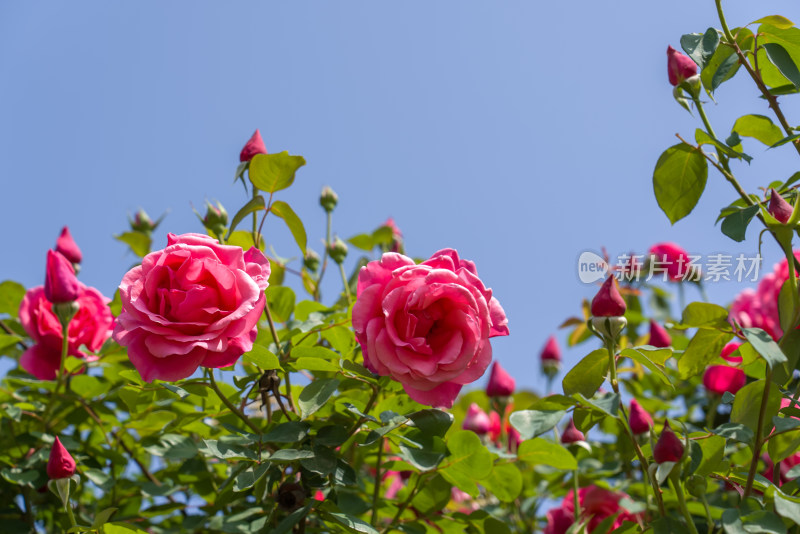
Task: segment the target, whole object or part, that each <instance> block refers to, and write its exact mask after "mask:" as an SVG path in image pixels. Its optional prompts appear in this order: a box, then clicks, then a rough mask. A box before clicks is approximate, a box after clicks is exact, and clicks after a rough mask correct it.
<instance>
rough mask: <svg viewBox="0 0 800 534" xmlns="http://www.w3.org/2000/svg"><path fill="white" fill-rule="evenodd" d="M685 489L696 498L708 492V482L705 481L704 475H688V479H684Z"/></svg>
mask: <svg viewBox="0 0 800 534" xmlns="http://www.w3.org/2000/svg"><path fill="white" fill-rule="evenodd" d="M686 489H687V490H688V491H689V493H690V494H691V495H692V496H693V497H697V498H698V499H699V498H700V497H702V496H704V495H706V494H707V493H708V482H707V481H706V477H701V476H700V475H692V476H691V477H689V480H687V481H686Z"/></svg>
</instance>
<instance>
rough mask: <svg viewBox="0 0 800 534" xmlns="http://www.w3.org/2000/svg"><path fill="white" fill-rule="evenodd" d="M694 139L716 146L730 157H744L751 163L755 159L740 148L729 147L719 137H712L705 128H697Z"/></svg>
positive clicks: (700, 143) (698, 142)
mask: <svg viewBox="0 0 800 534" xmlns="http://www.w3.org/2000/svg"><path fill="white" fill-rule="evenodd" d="M694 139H695V141H696V142H697V144H698V145H711V146H713V147H715V148H716V149H717V150H718V151H720V152H722V153H723V154H725V155H726V156H728V157H729V158H733V159H743V160H745V161H746V162H747V163H750V162H751V161H752V160H753V158H751V157H750V156H748V155H747V154H745V153H744V152H739V151H738V150H734V149H733V148H731V147H729V146H728V145H726V144H725V143H723V142H722V141H720V140H719V139H717V138H715V137H711V136H710V135H708V134H707V133H706V132H705V131H704V130H701V129H700V128H697V129H696V130H695V132H694Z"/></svg>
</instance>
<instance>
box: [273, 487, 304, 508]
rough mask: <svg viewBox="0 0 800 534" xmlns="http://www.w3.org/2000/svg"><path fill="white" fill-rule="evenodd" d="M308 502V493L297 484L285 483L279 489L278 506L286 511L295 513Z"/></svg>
mask: <svg viewBox="0 0 800 534" xmlns="http://www.w3.org/2000/svg"><path fill="white" fill-rule="evenodd" d="M305 500H306V491H305V490H304V489H303V486H301V485H300V484H297V483H296V482H284V483H283V484H281V486H280V487H279V488H278V506H280V507H281V508H283V509H284V510H286V511H289V512H294V511H295V510H297V509H298V508H300V507H301V506H303V503H304V502H305Z"/></svg>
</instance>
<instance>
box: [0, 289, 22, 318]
mask: <svg viewBox="0 0 800 534" xmlns="http://www.w3.org/2000/svg"><path fill="white" fill-rule="evenodd" d="M24 296H25V287H24V286H23V285H22V284H18V283H17V282H14V281H12V280H6V281H4V282H3V283H0V313H7V314H9V315H10V316H11V317H16V316H17V313H18V312H19V305H20V303H21V302H22V297H24Z"/></svg>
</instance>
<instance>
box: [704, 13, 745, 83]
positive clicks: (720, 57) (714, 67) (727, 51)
mask: <svg viewBox="0 0 800 534" xmlns="http://www.w3.org/2000/svg"><path fill="white" fill-rule="evenodd" d="M732 31H733V34H734V35H736V42H737V43H738V45H739V48H740V49H741V50H742V51H743V52H747V51H751V50H753V47H754V44H755V40H754V38H753V32H752V31H750V30H748V29H747V28H734V29H733V30H732ZM738 70H739V61H738V57H737V56H736V53H735V52H734V51H733V49H732V48H731V47H729V46H718V47H717V49H716V50H715V51H714V55H713V56H711V58H710V59H709V60H708V62H707V63H706V65H705V67H704V68H703V70H702V71H701V73H700V79H701V80H702V82H703V87H705V88H706V90H707V91H711V92H714V91H715V90H716V89H717V87H719V86H720V84H722V83H723V82H725V81H727V80H729V79H731V78H732V77H733V76H734V75H735V74H736V72H737V71H738Z"/></svg>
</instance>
